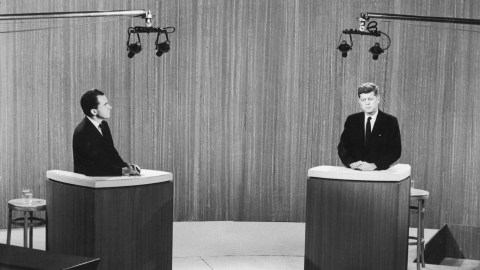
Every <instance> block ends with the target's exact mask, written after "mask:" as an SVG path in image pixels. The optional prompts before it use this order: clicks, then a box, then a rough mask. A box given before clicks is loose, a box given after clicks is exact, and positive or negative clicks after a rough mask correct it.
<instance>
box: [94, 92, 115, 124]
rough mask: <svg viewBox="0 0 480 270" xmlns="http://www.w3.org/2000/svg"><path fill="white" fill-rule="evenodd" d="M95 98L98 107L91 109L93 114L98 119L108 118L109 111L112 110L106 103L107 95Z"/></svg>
mask: <svg viewBox="0 0 480 270" xmlns="http://www.w3.org/2000/svg"><path fill="white" fill-rule="evenodd" d="M97 99H98V108H97V109H93V110H92V113H93V115H94V116H96V117H97V118H99V119H100V120H105V119H108V118H110V111H111V110H112V106H110V104H109V103H108V99H107V96H97Z"/></svg>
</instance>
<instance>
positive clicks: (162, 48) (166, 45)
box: [127, 26, 175, 58]
mask: <svg viewBox="0 0 480 270" xmlns="http://www.w3.org/2000/svg"><path fill="white" fill-rule="evenodd" d="M173 32H175V27H171V26H169V27H165V28H159V27H142V26H135V27H130V28H128V40H127V51H128V57H129V58H133V57H134V56H135V54H138V53H140V52H141V51H142V45H141V41H140V33H146V34H150V33H157V39H156V40H155V50H156V53H155V54H156V55H157V56H158V57H160V56H162V55H163V54H164V53H167V52H169V51H170V40H168V34H171V33H173ZM132 34H136V35H137V41H136V42H132V43H130V37H131V36H132ZM162 35H165V40H164V41H163V42H160V36H162Z"/></svg>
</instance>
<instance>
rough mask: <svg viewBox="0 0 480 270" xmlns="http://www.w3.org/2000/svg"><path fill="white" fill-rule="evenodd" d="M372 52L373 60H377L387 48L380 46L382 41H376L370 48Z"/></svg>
mask: <svg viewBox="0 0 480 270" xmlns="http://www.w3.org/2000/svg"><path fill="white" fill-rule="evenodd" d="M368 51H369V52H370V53H372V58H373V60H377V59H378V56H379V55H380V54H382V53H383V52H384V51H385V50H384V49H382V48H381V47H380V43H378V42H375V44H374V45H373V47H371V48H370V50H368Z"/></svg>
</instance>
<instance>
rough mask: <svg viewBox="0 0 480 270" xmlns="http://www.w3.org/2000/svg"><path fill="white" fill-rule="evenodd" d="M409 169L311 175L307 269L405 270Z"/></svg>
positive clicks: (321, 170) (327, 170) (322, 170)
mask: <svg viewBox="0 0 480 270" xmlns="http://www.w3.org/2000/svg"><path fill="white" fill-rule="evenodd" d="M410 171H411V168H410V166H409V165H406V164H397V165H395V166H392V167H390V168H389V169H388V170H384V171H369V172H364V171H358V170H352V169H349V168H345V167H336V166H319V167H315V168H312V169H310V170H309V171H308V180H307V202H306V211H307V212H306V229H305V268H304V269H306V270H347V269H355V270H376V269H378V270H385V269H389V270H406V269H407V256H408V226H409V196H410V181H409V178H410Z"/></svg>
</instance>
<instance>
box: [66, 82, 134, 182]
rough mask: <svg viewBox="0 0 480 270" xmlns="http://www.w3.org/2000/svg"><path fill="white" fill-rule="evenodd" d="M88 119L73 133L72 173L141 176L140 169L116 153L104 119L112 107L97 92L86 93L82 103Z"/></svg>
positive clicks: (101, 93) (103, 95)
mask: <svg viewBox="0 0 480 270" xmlns="http://www.w3.org/2000/svg"><path fill="white" fill-rule="evenodd" d="M80 105H81V107H82V110H83V113H84V114H85V118H84V119H83V120H82V121H81V122H80V124H78V126H77V127H76V128H75V131H74V133H73V163H74V169H73V171H74V172H76V173H81V174H85V175H89V176H119V175H139V174H140V168H139V167H138V166H137V165H135V164H128V163H126V162H124V161H123V160H122V158H121V157H120V155H119V154H118V152H117V149H115V146H114V145H113V140H112V134H111V133H110V128H109V127H108V124H107V122H106V121H105V119H108V118H110V111H111V110H112V106H111V105H110V104H109V103H108V99H107V97H106V96H105V94H104V93H103V92H102V91H100V90H97V89H93V90H90V91H87V92H86V93H85V94H83V96H82V98H81V99H80Z"/></svg>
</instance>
